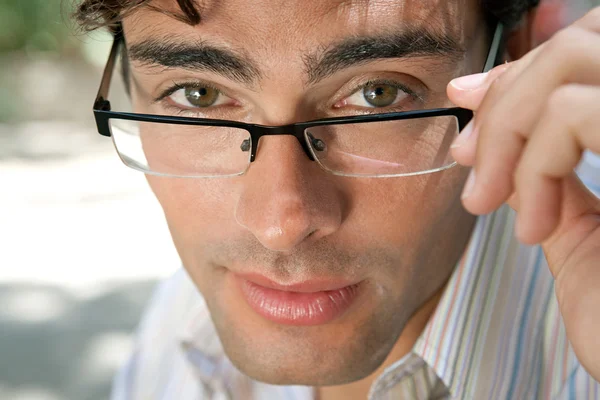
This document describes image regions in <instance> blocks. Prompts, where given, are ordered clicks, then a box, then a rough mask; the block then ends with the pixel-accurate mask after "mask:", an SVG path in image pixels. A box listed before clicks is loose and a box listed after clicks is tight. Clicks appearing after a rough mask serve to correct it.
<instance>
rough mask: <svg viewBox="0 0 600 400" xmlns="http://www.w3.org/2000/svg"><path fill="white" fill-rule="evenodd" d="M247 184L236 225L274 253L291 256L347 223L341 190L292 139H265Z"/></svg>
mask: <svg viewBox="0 0 600 400" xmlns="http://www.w3.org/2000/svg"><path fill="white" fill-rule="evenodd" d="M242 181H243V189H242V191H241V193H240V197H239V199H238V202H237V206H236V209H235V217H236V221H237V222H238V224H239V225H241V226H242V227H244V228H245V229H247V230H248V231H250V232H251V233H252V234H253V235H254V237H256V239H257V240H258V241H259V242H260V243H261V244H262V245H263V246H264V247H266V248H267V249H269V250H273V251H279V252H290V251H292V250H293V249H294V248H295V247H296V246H299V245H300V244H303V243H308V242H311V241H316V240H319V239H320V238H323V237H325V236H328V235H331V234H332V233H334V232H335V231H337V230H338V229H339V227H340V225H341V223H342V215H343V204H344V201H343V195H342V193H341V190H339V189H338V188H337V187H336V185H335V182H334V180H333V178H332V176H330V175H329V174H326V173H325V172H324V171H322V170H321V169H320V168H319V167H318V165H317V164H316V163H315V162H314V161H311V160H309V159H308V157H307V156H306V154H305V153H304V151H303V150H302V147H301V146H300V144H299V142H298V140H297V139H296V138H295V137H293V136H270V137H269V136H263V137H262V138H261V139H260V142H259V147H258V150H257V155H256V161H254V162H253V163H252V165H251V166H250V168H249V169H248V172H247V173H246V175H245V176H244V177H243V178H242Z"/></svg>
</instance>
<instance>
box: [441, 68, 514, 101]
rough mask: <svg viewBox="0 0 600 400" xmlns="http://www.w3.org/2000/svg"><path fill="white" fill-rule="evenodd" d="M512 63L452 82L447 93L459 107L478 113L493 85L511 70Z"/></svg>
mask: <svg viewBox="0 0 600 400" xmlns="http://www.w3.org/2000/svg"><path fill="white" fill-rule="evenodd" d="M511 65H512V63H506V64H502V65H499V66H497V67H495V68H494V69H492V70H491V71H489V72H485V73H480V74H474V75H466V76H462V77H460V78H456V79H453V80H451V81H450V83H449V84H448V87H447V88H446V92H447V94H448V98H449V99H450V101H451V102H452V103H454V104H455V105H457V106H458V107H462V108H467V109H469V110H473V111H476V110H477V109H478V108H479V106H480V105H481V103H482V101H483V99H484V97H485V94H486V93H487V91H488V89H489V88H490V86H491V84H492V83H493V82H494V81H495V80H496V79H497V78H498V77H499V76H501V75H502V74H503V73H504V72H505V71H506V70H508V69H509V68H510V66H511Z"/></svg>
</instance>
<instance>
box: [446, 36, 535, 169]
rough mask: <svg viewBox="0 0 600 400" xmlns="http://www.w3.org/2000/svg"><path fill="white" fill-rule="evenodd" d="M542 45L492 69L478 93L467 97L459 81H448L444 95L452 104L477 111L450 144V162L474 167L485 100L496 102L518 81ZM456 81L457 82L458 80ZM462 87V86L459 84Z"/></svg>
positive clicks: (466, 91)
mask: <svg viewBox="0 0 600 400" xmlns="http://www.w3.org/2000/svg"><path fill="white" fill-rule="evenodd" d="M543 47H544V46H543V45H542V46H540V47H538V48H536V49H535V50H533V51H532V52H530V53H528V54H527V55H525V56H524V57H523V58H522V59H520V60H518V61H513V62H512V63H508V64H503V65H499V66H497V67H495V68H494V69H492V70H491V71H490V72H489V73H488V74H489V75H487V78H486V79H484V80H483V84H482V85H483V86H482V87H481V88H480V89H474V90H472V91H471V93H469V91H468V90H466V89H461V88H459V87H461V83H460V81H458V80H456V81H451V82H450V84H449V86H448V89H447V92H448V95H449V96H450V99H451V100H452V102H453V103H454V104H456V105H457V106H459V107H463V108H470V109H473V110H476V111H478V112H477V113H476V116H475V119H474V120H473V121H471V123H470V124H469V125H467V126H466V127H465V129H464V130H463V132H461V134H460V135H459V136H458V138H456V140H455V141H454V143H452V146H451V151H452V156H453V157H454V159H455V160H456V161H457V162H458V163H459V164H461V165H465V166H472V165H474V164H475V154H476V149H477V137H478V134H479V119H478V118H477V114H480V113H485V110H484V109H483V108H482V104H483V103H484V100H485V103H489V100H486V99H488V98H490V97H492V98H497V97H500V96H501V94H502V93H503V92H504V91H505V90H507V89H505V88H509V87H511V84H512V83H513V82H514V81H515V80H516V79H517V78H518V77H519V75H520V74H521V73H522V71H523V70H524V69H525V68H526V67H527V66H529V65H530V64H531V63H532V62H533V60H534V59H535V58H536V57H537V55H538V54H539V53H540V52H541V51H542V49H543ZM459 79H460V78H459ZM462 86H463V87H464V86H465V85H464V84H462Z"/></svg>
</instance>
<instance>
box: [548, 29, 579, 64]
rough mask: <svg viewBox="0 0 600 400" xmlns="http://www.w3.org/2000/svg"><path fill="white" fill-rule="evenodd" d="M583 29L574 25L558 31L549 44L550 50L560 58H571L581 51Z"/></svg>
mask: <svg viewBox="0 0 600 400" xmlns="http://www.w3.org/2000/svg"><path fill="white" fill-rule="evenodd" d="M578 43H581V30H580V29H575V28H573V27H570V28H567V29H563V30H562V31H560V32H558V33H557V34H556V35H555V36H554V38H552V39H551V40H550V43H549V44H548V52H550V53H551V54H552V55H553V56H554V57H555V58H556V59H558V60H569V59H571V58H572V57H577V56H578V55H579V53H580V46H578Z"/></svg>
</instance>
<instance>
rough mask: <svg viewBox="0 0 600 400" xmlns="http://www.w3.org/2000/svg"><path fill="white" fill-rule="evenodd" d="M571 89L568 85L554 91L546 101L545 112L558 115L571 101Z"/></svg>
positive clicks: (572, 95)
mask: <svg viewBox="0 0 600 400" xmlns="http://www.w3.org/2000/svg"><path fill="white" fill-rule="evenodd" d="M573 97H574V94H573V88H572V87H571V86H569V85H566V86H561V87H559V88H558V89H556V90H555V91H554V92H552V94H550V97H549V99H548V106H547V111H548V113H550V114H551V115H556V114H557V113H560V112H561V111H562V110H564V109H565V107H566V106H567V105H568V104H569V103H570V102H571V101H572V100H573Z"/></svg>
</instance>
